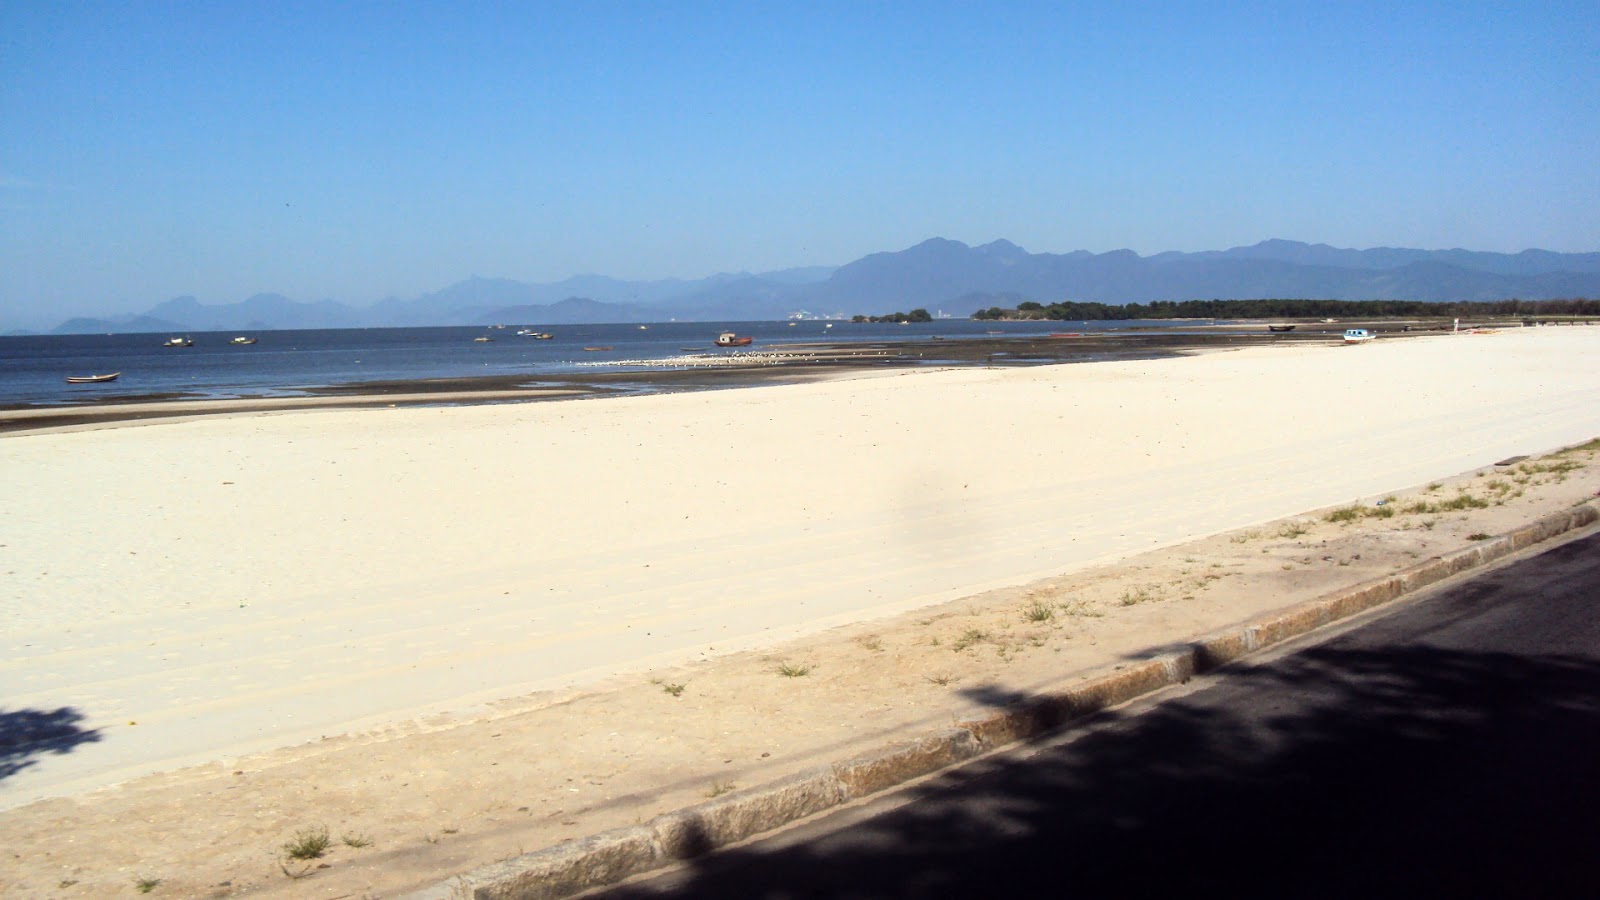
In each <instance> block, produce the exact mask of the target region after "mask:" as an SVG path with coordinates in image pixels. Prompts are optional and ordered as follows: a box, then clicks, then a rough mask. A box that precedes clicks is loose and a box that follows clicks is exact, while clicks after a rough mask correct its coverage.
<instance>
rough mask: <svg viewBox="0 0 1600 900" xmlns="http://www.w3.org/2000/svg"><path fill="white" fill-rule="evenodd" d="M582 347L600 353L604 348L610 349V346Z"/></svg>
mask: <svg viewBox="0 0 1600 900" xmlns="http://www.w3.org/2000/svg"><path fill="white" fill-rule="evenodd" d="M583 349H585V350H588V351H589V352H590V353H601V352H604V351H606V350H610V349H611V348H610V347H585V348H583Z"/></svg>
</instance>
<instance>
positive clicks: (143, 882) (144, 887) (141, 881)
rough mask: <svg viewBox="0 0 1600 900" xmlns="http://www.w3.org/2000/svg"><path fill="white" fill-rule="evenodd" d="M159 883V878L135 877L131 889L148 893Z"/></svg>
mask: <svg viewBox="0 0 1600 900" xmlns="http://www.w3.org/2000/svg"><path fill="white" fill-rule="evenodd" d="M160 884H161V879H159V878H135V879H134V880H133V889H134V890H136V891H138V892H139V893H141V894H148V893H150V892H151V891H153V890H155V889H156V888H157V887H158V886H159V885H160Z"/></svg>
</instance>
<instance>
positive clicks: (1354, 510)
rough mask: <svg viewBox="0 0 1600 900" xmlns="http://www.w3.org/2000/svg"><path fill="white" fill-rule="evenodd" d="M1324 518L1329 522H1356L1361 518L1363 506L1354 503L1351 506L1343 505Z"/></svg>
mask: <svg viewBox="0 0 1600 900" xmlns="http://www.w3.org/2000/svg"><path fill="white" fill-rule="evenodd" d="M1322 518H1324V519H1326V520H1327V521H1329V522H1339V523H1341V524H1342V523H1346V522H1354V521H1356V520H1357V519H1359V518H1361V507H1360V506H1358V505H1356V504H1354V503H1352V504H1350V505H1349V506H1341V507H1339V508H1338V509H1336V510H1334V511H1333V512H1330V513H1328V514H1327V515H1325V516H1323V517H1322Z"/></svg>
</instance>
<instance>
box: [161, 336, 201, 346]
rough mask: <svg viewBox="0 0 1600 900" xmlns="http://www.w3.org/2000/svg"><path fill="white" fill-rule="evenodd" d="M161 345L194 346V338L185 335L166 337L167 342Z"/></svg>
mask: <svg viewBox="0 0 1600 900" xmlns="http://www.w3.org/2000/svg"><path fill="white" fill-rule="evenodd" d="M161 346H163V347H193V346H194V340H193V339H192V338H186V337H175V338H167V342H166V343H165V344H162V345H161Z"/></svg>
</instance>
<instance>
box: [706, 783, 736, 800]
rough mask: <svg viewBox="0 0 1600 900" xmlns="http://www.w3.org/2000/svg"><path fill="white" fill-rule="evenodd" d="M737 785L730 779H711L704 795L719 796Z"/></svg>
mask: <svg viewBox="0 0 1600 900" xmlns="http://www.w3.org/2000/svg"><path fill="white" fill-rule="evenodd" d="M737 787H738V785H736V784H734V783H733V782H731V781H713V782H711V787H709V788H707V789H706V796H707V797H713V798H715V797H721V796H722V795H723V794H726V793H728V792H729V791H731V790H733V789H735V788H737Z"/></svg>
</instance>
